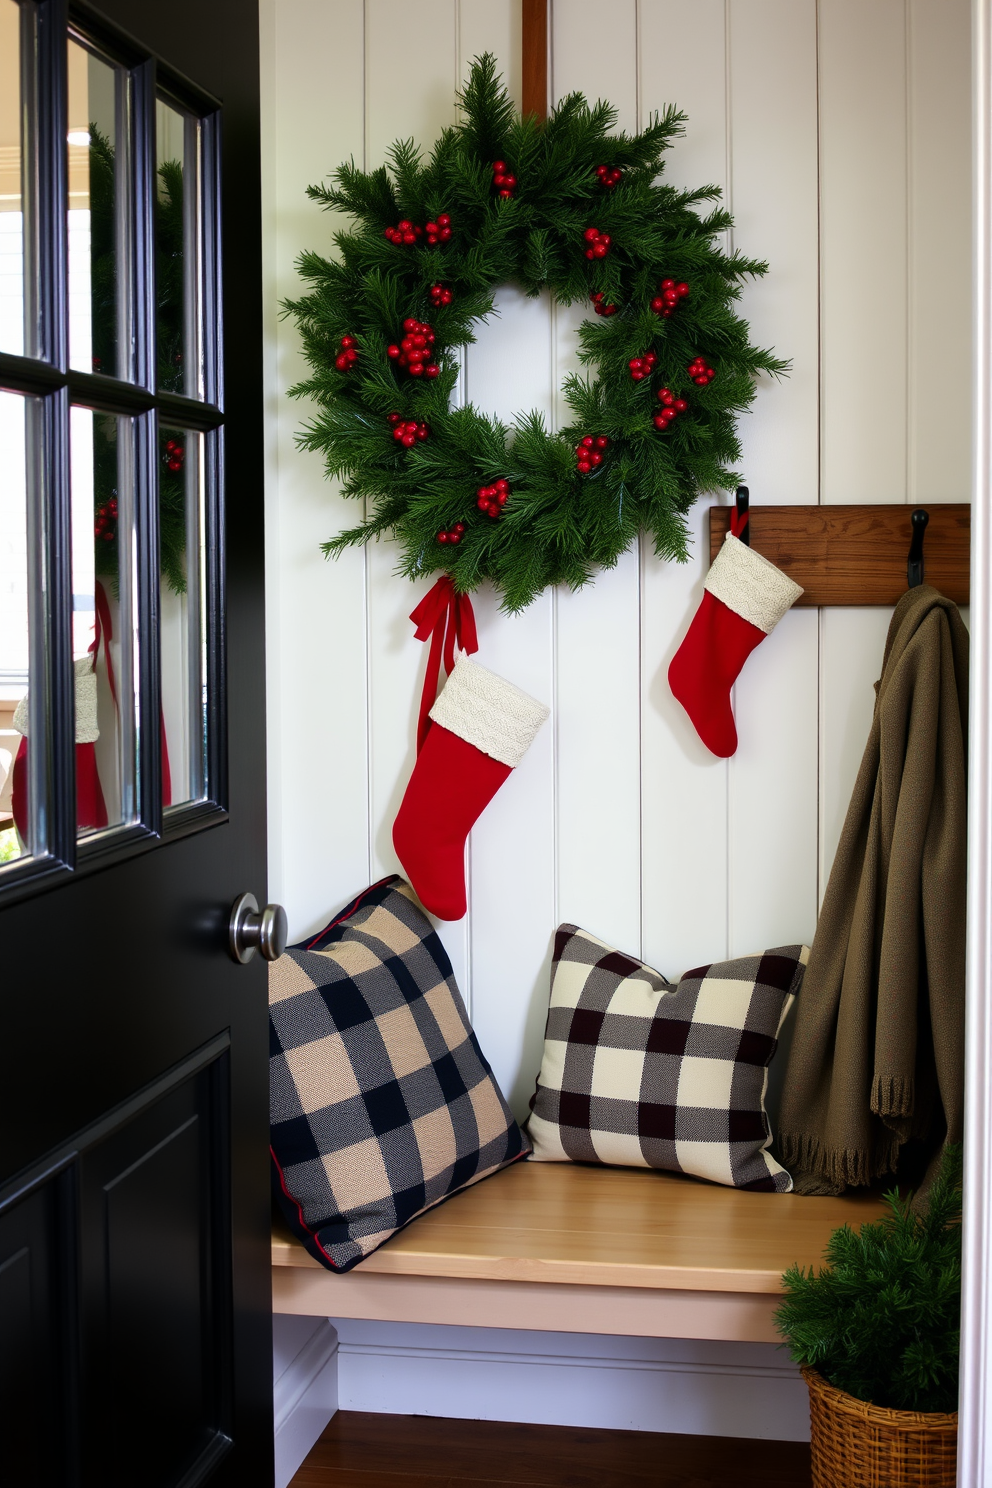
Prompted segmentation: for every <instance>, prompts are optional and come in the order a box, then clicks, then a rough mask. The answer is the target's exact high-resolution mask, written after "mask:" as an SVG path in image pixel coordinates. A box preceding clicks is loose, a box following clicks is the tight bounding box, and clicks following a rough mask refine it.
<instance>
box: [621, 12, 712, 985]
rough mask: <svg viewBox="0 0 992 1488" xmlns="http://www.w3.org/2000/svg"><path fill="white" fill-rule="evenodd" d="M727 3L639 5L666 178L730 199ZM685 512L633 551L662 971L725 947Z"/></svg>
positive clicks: (652, 914)
mask: <svg viewBox="0 0 992 1488" xmlns="http://www.w3.org/2000/svg"><path fill="white" fill-rule="evenodd" d="M725 22H726V10H725V5H724V0H698V3H696V4H695V5H693V6H691V7H689V8H687V7H685V6H682V5H679V4H677V3H676V0H657V3H656V0H651V3H641V4H640V5H639V8H638V34H639V48H638V63H639V72H640V79H639V97H640V111H641V117H640V120H639V123H640V124H641V125H644V124H645V123H646V122H647V118H648V116H649V115H650V114H652V113H654V112H655V111H656V110H661V109H663V108H664V107H666V105H668V104H676V105H677V106H678V107H679V108H680V109H681V110H682V111H683V113H685V114H687V115H688V123H687V125H686V129H685V135H684V136H683V137H682V138H681V139H680V140H678V141H677V142H676V144H675V145H674V146H673V148H672V149H671V150H670V151H669V152H668V156H667V161H666V166H665V174H666V177H667V179H668V180H670V181H671V182H672V184H673V185H675V186H679V187H683V188H695V187H698V186H700V185H702V184H709V183H712V184H714V185H716V186H719V187H720V188H721V190H722V191H723V192H724V193H725V194H726V191H727V186H728V181H729V162H728V148H727V146H728V138H727V124H728V118H727V71H726V46H727V33H726V24H725ZM707 504H708V503H706V502H701V503H700V504H699V505H698V506H697V507H695V508H694V510H693V511H692V512H690V514H689V526H690V531H691V548H690V558H689V562H688V563H686V564H678V563H662V562H661V561H660V560H659V559H658V558H656V557H655V556H654V554H653V552H652V551H651V546H650V542H648V541H645V542H644V543H642V552H641V638H642V650H641V810H642V827H641V903H642V925H643V955H644V957H645V959H646V960H648V961H650V962H651V964H652V965H654V966H657V967H658V969H659V970H660V971H661V972H663V973H664V974H665V976H668V977H677V976H679V975H680V974H681V973H682V972H683V971H685V970H686V969H687V968H688V967H690V966H698V965H699V964H700V963H701V962H705V961H712V960H718V959H720V958H721V957H723V956H724V955H725V954H726V952H727V944H728V941H727V932H728V926H727V885H728V877H727V862H728V858H727V766H726V764H725V763H724V762H723V761H722V760H715V759H714V758H713V756H712V755H711V754H710V753H709V752H708V751H707V750H706V749H705V748H704V747H703V745H702V744H701V743H700V740H699V738H698V736H697V734H696V732H695V730H694V729H693V727H692V725H691V724H690V722H689V720H688V718H687V717H686V715H685V713H684V712H683V710H682V708H681V707H680V706H679V704H678V703H677V702H676V701H675V699H674V698H673V697H672V694H671V692H670V690H669V687H668V665H669V662H670V661H671V659H672V657H673V656H674V654H675V652H676V650H677V649H678V647H679V645H680V644H681V642H682V639H683V637H684V635H685V632H686V630H687V629H688V626H689V622H690V620H691V619H692V616H693V614H694V612H695V610H696V608H697V606H698V604H699V601H700V598H701V597H702V583H703V579H704V577H705V574H706V568H707V563H706V556H705V555H706V552H707V551H708V546H707V542H706V537H705V533H706V526H705V506H706V505H707Z"/></svg>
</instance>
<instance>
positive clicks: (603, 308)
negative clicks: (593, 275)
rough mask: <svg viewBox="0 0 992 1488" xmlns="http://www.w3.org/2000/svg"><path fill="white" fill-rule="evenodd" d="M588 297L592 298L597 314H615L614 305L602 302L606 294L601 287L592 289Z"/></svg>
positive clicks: (615, 308)
mask: <svg viewBox="0 0 992 1488" xmlns="http://www.w3.org/2000/svg"><path fill="white" fill-rule="evenodd" d="M589 298H590V299H591V300H592V303H593V308H594V309H595V311H596V314H597V315H616V313H617V307H616V305H607V304H604V301H605V299H606V296H605V294H604V293H603V291H602V290H601V289H597V290H594V291H593V293H592V294H591V295H590V296H589Z"/></svg>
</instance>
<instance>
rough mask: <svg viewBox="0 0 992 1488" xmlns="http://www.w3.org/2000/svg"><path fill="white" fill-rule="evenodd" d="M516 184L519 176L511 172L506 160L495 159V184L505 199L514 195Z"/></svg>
mask: <svg viewBox="0 0 992 1488" xmlns="http://www.w3.org/2000/svg"><path fill="white" fill-rule="evenodd" d="M516 184H517V178H516V176H514V175H511V174H510V171H509V170H508V169H507V165H506V161H505V160H494V161H493V185H494V187H495V188H496V190H497V191H498V192H499V194H500V196H501V197H503V199H504V200H505V199H506V198H507V197H510V196H512V195H513V191H514V188H515V186H516Z"/></svg>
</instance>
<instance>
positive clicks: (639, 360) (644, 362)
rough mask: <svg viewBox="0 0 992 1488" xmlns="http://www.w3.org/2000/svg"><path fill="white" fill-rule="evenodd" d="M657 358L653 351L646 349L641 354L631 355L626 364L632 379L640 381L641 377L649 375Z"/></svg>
mask: <svg viewBox="0 0 992 1488" xmlns="http://www.w3.org/2000/svg"><path fill="white" fill-rule="evenodd" d="M657 360H658V358H657V357H656V356H655V354H654V352H653V351H646V352H645V353H644V355H643V356H637V357H631V359H630V361H629V362H628V363H627V365H628V367H629V368H630V375H631V377H632V378H633V379H634V381H635V382H640V381H641V380H642V379H643V378H645V377H650V376H651V373H652V372H653V371H654V364H655V362H656V361H657Z"/></svg>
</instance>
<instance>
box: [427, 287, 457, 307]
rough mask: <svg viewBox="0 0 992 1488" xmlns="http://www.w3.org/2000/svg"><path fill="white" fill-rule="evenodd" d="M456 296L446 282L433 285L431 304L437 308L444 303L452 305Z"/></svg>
mask: <svg viewBox="0 0 992 1488" xmlns="http://www.w3.org/2000/svg"><path fill="white" fill-rule="evenodd" d="M454 298H455V297H454V295H453V294H452V292H451V290H450V289H449V288H448V286H447V285H446V284H432V285H431V304H432V305H433V306H434V309H435V310H438V309H440V307H441V306H442V305H450V304H451V302H452V300H453V299H454Z"/></svg>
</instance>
